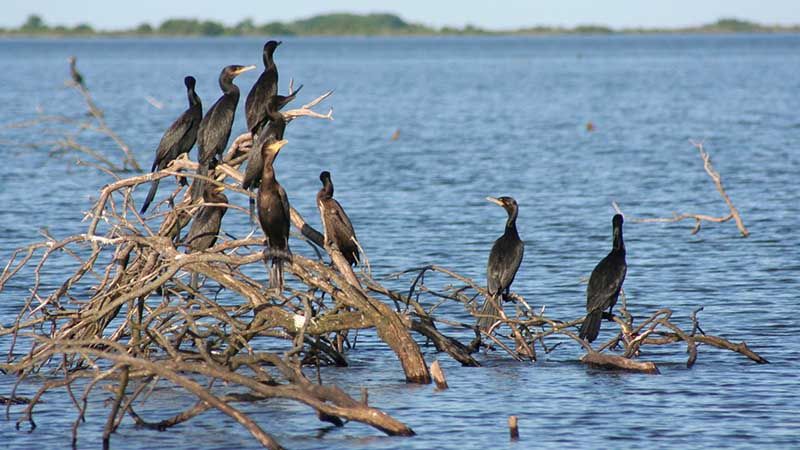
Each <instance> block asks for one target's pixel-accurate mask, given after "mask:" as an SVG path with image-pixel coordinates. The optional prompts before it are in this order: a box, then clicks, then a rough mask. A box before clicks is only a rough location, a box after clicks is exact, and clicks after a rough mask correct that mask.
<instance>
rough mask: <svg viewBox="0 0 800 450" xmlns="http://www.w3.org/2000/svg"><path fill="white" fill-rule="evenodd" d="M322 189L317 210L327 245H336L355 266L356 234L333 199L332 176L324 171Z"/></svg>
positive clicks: (321, 174) (356, 260)
mask: <svg viewBox="0 0 800 450" xmlns="http://www.w3.org/2000/svg"><path fill="white" fill-rule="evenodd" d="M319 180H320V181H322V188H321V189H320V190H319V192H318V193H317V208H319V216H320V218H321V219H322V229H323V231H324V232H325V244H326V245H327V244H328V243H329V242H332V243H334V244H336V246H337V247H338V248H339V251H340V252H342V255H344V257H345V259H347V262H348V263H350V265H351V266H352V265H354V264H356V263H358V262H359V252H358V245H357V244H356V240H357V238H356V232H355V230H353V224H352V223H351V222H350V218H349V217H347V213H345V212H344V208H342V205H340V204H339V202H338V201H336V199H335V198H333V181H331V174H330V172H328V171H324V172H322V173H320V174H319Z"/></svg>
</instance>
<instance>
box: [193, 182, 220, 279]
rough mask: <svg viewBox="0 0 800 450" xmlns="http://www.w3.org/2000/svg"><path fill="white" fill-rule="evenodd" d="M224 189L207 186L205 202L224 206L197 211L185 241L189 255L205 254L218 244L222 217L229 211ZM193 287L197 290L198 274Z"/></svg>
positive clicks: (204, 206) (195, 275)
mask: <svg viewBox="0 0 800 450" xmlns="http://www.w3.org/2000/svg"><path fill="white" fill-rule="evenodd" d="M224 189H225V188H223V187H222V186H216V185H209V186H206V189H205V191H204V192H203V202H204V203H213V204H222V206H217V205H203V206H201V207H200V209H199V210H198V211H197V213H196V214H195V216H194V220H193V221H192V226H191V228H189V233H187V234H186V237H185V238H184V239H183V243H184V244H185V245H186V246H187V247H188V248H189V253H198V252H203V251H205V250H208V249H209V248H211V247H213V246H214V244H215V243H216V242H217V236H218V235H219V230H220V227H221V226H222V217H223V216H224V215H225V212H227V211H228V207H227V206H224V205H226V204H227V203H228V197H226V196H225V194H224V193H223V191H224ZM191 287H192V290H197V274H196V273H193V274H192V281H191Z"/></svg>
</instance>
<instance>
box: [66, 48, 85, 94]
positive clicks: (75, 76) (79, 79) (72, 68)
mask: <svg viewBox="0 0 800 450" xmlns="http://www.w3.org/2000/svg"><path fill="white" fill-rule="evenodd" d="M68 61H69V75H70V77H72V82H73V83H75V84H76V85H78V86H81V87H83V88H86V85H85V84H84V83H83V75H81V73H80V72H78V68H77V67H76V65H75V63H76V62H77V61H78V58H76V57H74V56H70V57H69V59H68Z"/></svg>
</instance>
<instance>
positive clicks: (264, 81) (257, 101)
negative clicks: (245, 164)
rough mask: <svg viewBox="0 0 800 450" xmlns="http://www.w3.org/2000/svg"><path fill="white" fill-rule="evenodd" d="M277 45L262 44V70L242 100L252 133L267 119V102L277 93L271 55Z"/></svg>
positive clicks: (274, 66) (248, 127) (278, 42)
mask: <svg viewBox="0 0 800 450" xmlns="http://www.w3.org/2000/svg"><path fill="white" fill-rule="evenodd" d="M279 45H281V42H280V41H269V42H267V43H266V44H264V52H263V54H262V58H263V60H264V71H263V72H261V75H260V76H259V77H258V80H256V82H255V84H254V85H253V87H252V88H251V89H250V92H249V93H248V94H247V98H246V99H245V101H244V113H245V117H246V118H247V130H248V131H250V132H251V133H253V134H254V135H255V134H256V129H257V128H259V127H260V125H263V124H262V122H264V121H266V120H269V118H268V117H267V104H268V102H269V101H270V100H271V99H272V97H273V96H274V95H277V94H278V67H277V66H276V65H275V60H273V55H274V54H275V49H276V48H278V46H279ZM254 138H255V136H254ZM253 148H260V147H253Z"/></svg>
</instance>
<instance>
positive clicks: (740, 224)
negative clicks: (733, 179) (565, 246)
mask: <svg viewBox="0 0 800 450" xmlns="http://www.w3.org/2000/svg"><path fill="white" fill-rule="evenodd" d="M691 143H692V145H693V146H694V147H695V148H696V149H697V150H698V151H699V152H700V157H701V158H702V159H703V169H704V170H705V171H706V173H707V174H708V176H709V177H711V180H712V181H713V182H714V186H716V188H717V192H719V195H720V196H721V197H722V200H724V201H725V204H726V205H727V207H728V209H729V210H730V214H728V215H726V216H721V217H715V216H710V215H707V214H694V213H681V214H678V213H674V214H673V216H672V217H656V218H635V217H627V216H626V217H625V220H627V221H629V222H638V223H671V222H680V221H682V220H688V219H692V220H694V221H695V225H694V229H692V234H697V233H698V232H699V231H700V227H701V226H702V224H703V222H711V223H722V222H728V221H729V220H731V219H733V220H734V222H736V228H738V229H739V233H741V235H742V237H747V236H749V235H750V231H748V230H747V227H745V226H744V221H743V220H742V216H741V215H740V214H739V210H738V209H737V208H736V206H735V205H734V204H733V201H732V200H731V198H730V196H729V195H728V193H727V191H725V187H724V186H723V185H722V176H721V175H720V174H719V172H717V170H716V169H714V166H713V165H712V164H711V156H710V155H709V154H708V152H706V150H705V148H704V146H703V143H702V142H695V141H691ZM613 206H614V209H616V210H617V212H618V213H620V214H622V210H621V209H620V207H619V205H618V204H617V203H616V202H613Z"/></svg>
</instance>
